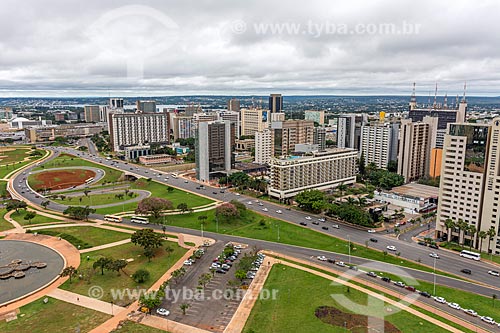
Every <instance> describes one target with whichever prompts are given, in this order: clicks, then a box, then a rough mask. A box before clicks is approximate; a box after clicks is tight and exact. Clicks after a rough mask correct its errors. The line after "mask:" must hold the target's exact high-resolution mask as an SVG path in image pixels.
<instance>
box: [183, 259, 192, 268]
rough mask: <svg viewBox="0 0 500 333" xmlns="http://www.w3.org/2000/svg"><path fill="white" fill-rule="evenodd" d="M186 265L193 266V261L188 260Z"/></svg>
mask: <svg viewBox="0 0 500 333" xmlns="http://www.w3.org/2000/svg"><path fill="white" fill-rule="evenodd" d="M184 265H185V266H192V265H193V261H192V260H191V259H188V260H186V261H184Z"/></svg>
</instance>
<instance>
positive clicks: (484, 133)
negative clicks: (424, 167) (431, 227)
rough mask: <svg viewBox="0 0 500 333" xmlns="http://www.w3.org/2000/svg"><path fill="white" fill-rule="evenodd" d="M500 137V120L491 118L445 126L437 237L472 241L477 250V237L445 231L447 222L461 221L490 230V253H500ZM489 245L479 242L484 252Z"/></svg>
mask: <svg viewBox="0 0 500 333" xmlns="http://www.w3.org/2000/svg"><path fill="white" fill-rule="evenodd" d="M499 135H500V118H496V119H494V120H493V124H471V123H461V124H459V123H455V124H449V125H448V132H447V134H446V135H445V138H444V147H443V154H442V164H441V178H440V179H441V182H440V187H439V203H438V210H437V218H436V232H437V234H438V236H439V237H443V236H447V237H448V238H450V239H453V240H458V241H459V242H461V243H462V242H464V241H465V242H472V246H474V247H476V248H477V247H478V246H479V242H478V239H477V237H475V236H476V235H471V234H470V233H469V232H467V231H465V232H464V231H463V230H462V231H460V230H459V229H455V230H453V229H452V230H448V228H447V227H446V221H447V220H448V219H450V220H452V221H453V222H455V223H456V222H458V221H459V220H462V221H465V222H467V224H468V225H472V226H474V227H475V228H476V230H477V231H488V230H490V228H491V227H493V228H494V229H495V236H494V237H493V242H492V251H493V253H496V254H500V243H499V240H500V237H499V229H500V228H499V222H498V221H499V218H500V214H499V212H498V207H499V204H500V196H499V195H498V193H499V192H500V178H499V174H500V173H499V171H500V169H499V167H500V166H499V160H498V149H499V141H498V140H499ZM450 231H451V232H450ZM488 245H489V242H488V241H487V240H486V241H484V242H482V250H487V249H488Z"/></svg>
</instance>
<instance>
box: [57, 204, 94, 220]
mask: <svg viewBox="0 0 500 333" xmlns="http://www.w3.org/2000/svg"><path fill="white" fill-rule="evenodd" d="M93 213H95V209H93V208H90V207H89V206H86V207H81V206H69V207H68V208H66V209H65V210H64V212H63V214H64V215H69V216H70V217H71V218H73V219H75V220H88V218H89V215H90V214H93Z"/></svg>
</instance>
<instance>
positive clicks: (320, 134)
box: [313, 127, 326, 150]
mask: <svg viewBox="0 0 500 333" xmlns="http://www.w3.org/2000/svg"><path fill="white" fill-rule="evenodd" d="M313 143H314V144H316V145H318V146H319V150H325V149H326V129H325V128H324V127H315V128H314V137H313Z"/></svg>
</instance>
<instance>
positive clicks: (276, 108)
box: [269, 94, 283, 113]
mask: <svg viewBox="0 0 500 333" xmlns="http://www.w3.org/2000/svg"><path fill="white" fill-rule="evenodd" d="M269 110H270V111H271V113H276V112H282V110H283V96H281V94H271V95H270V96H269Z"/></svg>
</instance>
